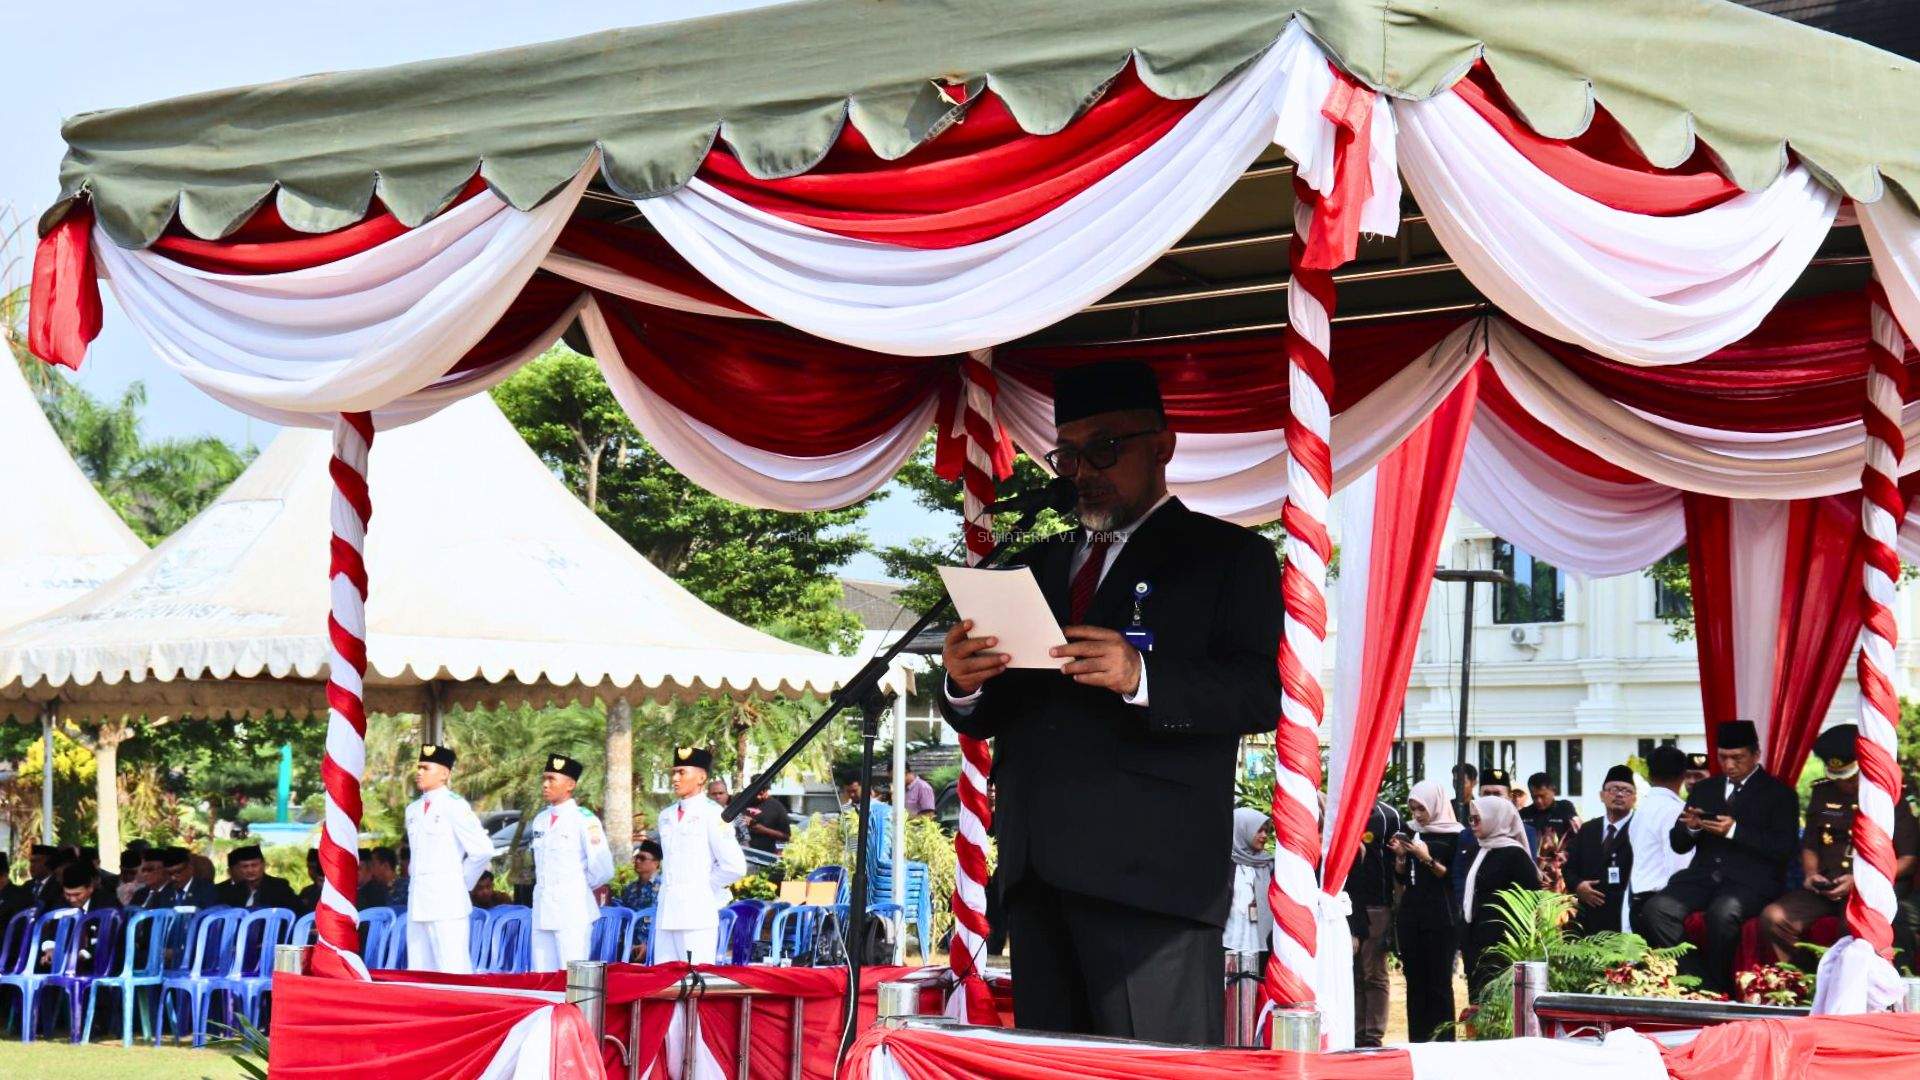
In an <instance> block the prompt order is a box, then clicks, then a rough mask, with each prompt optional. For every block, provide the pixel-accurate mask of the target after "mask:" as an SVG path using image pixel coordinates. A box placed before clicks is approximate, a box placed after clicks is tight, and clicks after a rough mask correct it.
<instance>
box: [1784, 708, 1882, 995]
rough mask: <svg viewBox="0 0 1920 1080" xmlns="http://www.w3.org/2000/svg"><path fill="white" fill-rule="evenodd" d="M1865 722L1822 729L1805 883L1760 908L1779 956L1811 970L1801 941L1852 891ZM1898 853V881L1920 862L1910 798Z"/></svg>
mask: <svg viewBox="0 0 1920 1080" xmlns="http://www.w3.org/2000/svg"><path fill="white" fill-rule="evenodd" d="M1859 733H1860V728H1859V726H1858V725H1856V724H1841V725H1839V726H1837V727H1831V728H1828V729H1827V730H1825V731H1823V732H1821V733H1820V737H1819V738H1818V739H1816V740H1815V741H1814V744H1813V752H1814V754H1815V755H1816V756H1817V757H1819V758H1820V760H1821V761H1823V762H1824V763H1825V764H1826V767H1827V776H1826V779H1824V780H1819V781H1816V782H1815V783H1814V785H1813V788H1812V790H1811V791H1809V792H1808V793H1807V827H1806V830H1805V831H1804V832H1802V833H1801V835H1800V868H1801V872H1802V874H1803V875H1804V876H1803V884H1802V885H1801V886H1800V888H1798V889H1794V890H1792V891H1790V892H1786V893H1782V894H1781V896H1780V898H1779V899H1778V900H1775V901H1774V902H1773V903H1771V904H1768V905H1767V906H1766V907H1765V908H1764V909H1762V910H1761V912H1760V925H1761V926H1762V928H1764V929H1765V931H1766V939H1767V944H1769V945H1771V946H1772V947H1773V955H1774V958H1775V959H1776V960H1777V961H1780V962H1783V963H1789V964H1793V965H1796V966H1798V967H1802V968H1806V969H1809V970H1811V969H1812V968H1813V967H1814V965H1815V964H1817V963H1818V960H1817V959H1816V958H1815V957H1814V955H1813V954H1812V953H1809V952H1803V951H1801V950H1800V949H1799V948H1798V946H1799V944H1800V942H1801V941H1803V940H1805V938H1806V935H1807V930H1808V928H1809V927H1811V926H1812V925H1813V923H1814V920H1816V919H1818V918H1820V917H1821V916H1823V915H1833V916H1836V917H1842V918H1844V913H1845V910H1846V905H1847V897H1848V896H1850V895H1852V894H1853V818H1854V814H1855V812H1856V811H1858V810H1859V808H1860V766H1859V763H1858V762H1857V761H1856V760H1855V757H1856V751H1855V749H1854V741H1855V739H1856V738H1858V736H1859ZM1893 854H1894V857H1895V858H1896V859H1898V860H1899V869H1898V870H1897V871H1896V872H1895V874H1894V880H1895V881H1903V880H1905V879H1907V878H1909V877H1911V876H1912V875H1913V870H1914V866H1915V864H1917V863H1920V857H1916V856H1920V823H1916V822H1915V821H1914V817H1913V811H1912V810H1911V809H1910V808H1908V806H1907V800H1906V799H1904V798H1900V799H1895V800H1894V802H1893Z"/></svg>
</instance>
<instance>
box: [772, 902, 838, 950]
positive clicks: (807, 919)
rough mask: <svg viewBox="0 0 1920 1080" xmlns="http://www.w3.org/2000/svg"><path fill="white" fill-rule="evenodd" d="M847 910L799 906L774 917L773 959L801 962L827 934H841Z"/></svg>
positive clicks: (815, 905) (821, 906)
mask: <svg viewBox="0 0 1920 1080" xmlns="http://www.w3.org/2000/svg"><path fill="white" fill-rule="evenodd" d="M845 919H846V909H845V908H844V907H842V906H841V905H839V904H795V905H794V906H792V907H790V908H787V909H786V910H785V911H782V912H780V913H779V914H777V915H775V916H774V917H773V938H772V949H771V950H770V956H771V959H772V960H774V961H779V960H781V959H783V958H784V959H790V960H793V961H795V962H798V961H799V959H800V958H801V957H802V956H803V955H805V954H806V953H807V952H808V951H809V950H811V949H812V948H813V946H814V943H815V941H816V940H818V939H819V938H820V937H821V936H822V935H823V934H826V933H828V932H834V933H837V932H838V931H839V928H840V926H841V925H842V924H843V923H844V922H845Z"/></svg>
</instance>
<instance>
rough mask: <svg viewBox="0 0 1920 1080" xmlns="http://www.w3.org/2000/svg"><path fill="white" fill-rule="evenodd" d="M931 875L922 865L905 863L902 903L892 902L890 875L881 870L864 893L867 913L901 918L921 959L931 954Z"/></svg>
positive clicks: (919, 863) (924, 864) (891, 879)
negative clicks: (912, 932) (913, 937)
mask: <svg viewBox="0 0 1920 1080" xmlns="http://www.w3.org/2000/svg"><path fill="white" fill-rule="evenodd" d="M932 882H933V874H932V871H931V870H930V869H929V868H928V867H927V864H926V863H923V862H909V863H907V881H906V902H905V903H904V904H895V903H894V902H893V875H892V873H891V872H886V871H883V872H882V873H881V874H879V875H877V876H876V877H875V878H874V879H873V883H872V888H870V889H868V890H867V897H868V903H867V913H868V914H869V915H875V916H879V917H881V918H892V917H894V916H896V915H898V916H901V917H902V924H903V925H905V926H911V927H913V928H914V929H915V930H916V931H917V936H918V938H919V941H920V956H921V957H922V959H923V960H924V959H925V958H926V957H929V956H931V955H932V953H931V952H930V951H929V946H930V945H931V944H932V940H933V887H932Z"/></svg>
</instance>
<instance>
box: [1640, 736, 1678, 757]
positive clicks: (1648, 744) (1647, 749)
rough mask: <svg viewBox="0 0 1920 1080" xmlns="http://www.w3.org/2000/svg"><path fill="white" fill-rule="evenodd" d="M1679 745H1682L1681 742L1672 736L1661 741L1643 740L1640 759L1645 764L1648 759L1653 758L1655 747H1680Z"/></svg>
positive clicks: (1641, 741)
mask: <svg viewBox="0 0 1920 1080" xmlns="http://www.w3.org/2000/svg"><path fill="white" fill-rule="evenodd" d="M1679 745H1680V740H1679V739H1676V738H1674V737H1673V736H1671V735H1668V736H1667V737H1665V738H1663V739H1659V740H1654V739H1641V740H1640V743H1639V758H1640V760H1641V761H1643V762H1644V761H1646V760H1647V759H1649V758H1651V757H1653V748H1654V747H1655V746H1679Z"/></svg>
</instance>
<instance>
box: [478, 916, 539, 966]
mask: <svg viewBox="0 0 1920 1080" xmlns="http://www.w3.org/2000/svg"><path fill="white" fill-rule="evenodd" d="M532 966H533V910H532V909H531V908H527V907H522V906H520V905H518V904H502V905H501V906H499V907H497V908H494V909H493V912H492V920H491V925H490V926H489V927H488V931H487V954H486V966H485V967H484V969H482V970H483V971H484V972H485V973H486V974H489V975H518V974H522V973H524V972H525V971H526V970H527V969H528V968H529V967H532Z"/></svg>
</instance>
